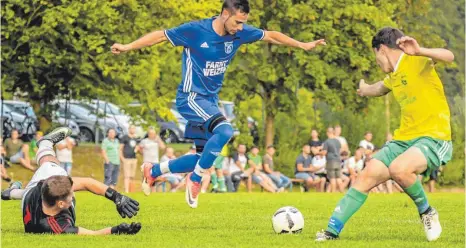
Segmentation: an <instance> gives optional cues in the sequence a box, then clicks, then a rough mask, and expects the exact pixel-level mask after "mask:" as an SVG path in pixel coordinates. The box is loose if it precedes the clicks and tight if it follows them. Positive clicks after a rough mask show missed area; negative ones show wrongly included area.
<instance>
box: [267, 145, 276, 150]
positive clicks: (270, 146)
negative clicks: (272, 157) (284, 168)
mask: <svg viewBox="0 0 466 248" xmlns="http://www.w3.org/2000/svg"><path fill="white" fill-rule="evenodd" d="M270 148H275V146H273V145H269V146H267V149H270Z"/></svg>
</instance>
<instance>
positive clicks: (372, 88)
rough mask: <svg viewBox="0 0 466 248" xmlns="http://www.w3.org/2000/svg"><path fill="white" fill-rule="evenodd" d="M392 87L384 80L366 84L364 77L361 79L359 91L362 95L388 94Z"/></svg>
mask: <svg viewBox="0 0 466 248" xmlns="http://www.w3.org/2000/svg"><path fill="white" fill-rule="evenodd" d="M388 92H390V89H388V88H387V87H385V85H384V84H383V81H380V82H377V83H375V84H366V82H365V81H364V79H361V81H359V89H358V91H357V93H358V95H360V96H383V95H386V94H388Z"/></svg>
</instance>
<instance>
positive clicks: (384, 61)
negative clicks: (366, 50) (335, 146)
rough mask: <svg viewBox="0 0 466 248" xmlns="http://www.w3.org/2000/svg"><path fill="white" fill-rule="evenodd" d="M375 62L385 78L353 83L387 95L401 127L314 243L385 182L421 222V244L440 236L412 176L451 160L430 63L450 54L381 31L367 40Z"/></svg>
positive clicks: (446, 116)
mask: <svg viewBox="0 0 466 248" xmlns="http://www.w3.org/2000/svg"><path fill="white" fill-rule="evenodd" d="M372 48H373V50H374V52H375V57H376V61H377V64H378V65H379V66H380V68H381V69H382V71H383V72H385V73H388V75H387V77H386V78H385V79H384V80H383V81H380V82H377V83H374V84H371V85H369V84H366V83H365V82H364V80H361V81H360V83H359V89H358V91H357V93H358V94H359V95H360V96H364V97H376V96H383V95H385V94H387V93H389V92H390V91H392V92H393V95H394V96H395V99H396V101H397V102H398V104H399V105H400V106H401V123H400V127H399V129H398V130H396V131H395V136H394V140H393V141H391V142H389V143H387V144H386V145H385V146H384V147H383V148H382V149H381V150H380V151H379V152H378V153H376V154H375V155H374V156H373V157H372V159H370V161H369V162H368V163H367V164H366V167H365V168H364V170H363V171H362V172H361V175H360V176H358V178H357V179H356V182H355V183H354V184H353V186H352V187H351V188H350V189H349V191H348V192H347V193H346V195H345V196H344V197H343V199H342V200H341V201H340V202H339V203H338V205H337V207H336V208H335V210H334V211H333V214H332V217H331V218H330V221H329V223H328V227H327V230H325V231H322V232H318V233H317V239H316V241H325V240H331V239H336V238H338V235H339V234H340V232H341V230H342V229H343V226H344V225H345V223H346V222H347V221H348V219H349V218H350V217H351V216H352V215H353V214H354V213H356V212H357V211H358V209H359V208H360V207H361V206H362V205H363V204H364V202H365V200H366V198H367V195H368V193H369V191H370V190H371V189H372V188H374V187H376V186H377V185H378V184H380V183H382V182H385V181H387V180H388V179H393V180H395V181H396V182H397V183H398V184H399V185H400V186H401V187H403V190H404V191H405V192H406V194H408V195H409V197H410V198H411V199H412V200H413V202H414V203H415V204H416V207H417V209H418V212H419V215H420V217H421V220H422V222H423V224H424V230H425V232H426V236H427V240H428V241H434V240H436V239H438V238H439V237H440V234H441V232H442V227H441V225H440V222H439V215H438V212H437V211H436V210H435V209H434V208H432V207H431V206H430V205H429V203H428V202H427V196H426V194H425V192H424V189H423V187H422V184H421V182H420V181H419V180H418V179H417V176H416V175H417V174H424V175H429V174H430V173H431V172H432V170H435V169H437V168H438V167H439V166H440V165H444V164H446V163H447V162H448V161H449V160H450V159H451V156H452V145H451V131H450V111H449V108H448V104H447V100H446V97H445V94H444V90H443V85H442V82H441V81H440V78H439V77H438V75H437V72H436V71H435V67H434V65H435V62H448V63H449V62H452V61H453V59H454V55H453V53H452V52H450V51H448V50H446V49H443V48H435V49H429V48H424V47H420V46H419V44H418V43H417V41H416V40H415V39H414V38H411V37H408V36H405V35H404V34H403V33H402V32H401V31H400V30H398V29H395V28H391V27H386V28H383V29H381V30H380V31H379V32H378V33H377V34H376V35H375V36H374V37H373V39H372Z"/></svg>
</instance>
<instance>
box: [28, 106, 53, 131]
mask: <svg viewBox="0 0 466 248" xmlns="http://www.w3.org/2000/svg"><path fill="white" fill-rule="evenodd" d="M31 105H32V108H33V109H34V112H35V113H36V114H37V119H38V121H39V127H40V131H42V132H46V131H48V130H49V129H50V127H51V126H52V122H51V121H50V120H51V119H50V116H45V115H44V113H47V112H46V111H43V110H42V109H41V106H40V101H32V103H31ZM49 115H50V114H49Z"/></svg>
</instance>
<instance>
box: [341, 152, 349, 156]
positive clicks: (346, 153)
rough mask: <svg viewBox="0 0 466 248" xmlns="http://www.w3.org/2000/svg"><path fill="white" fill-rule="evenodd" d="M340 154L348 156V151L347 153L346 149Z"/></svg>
mask: <svg viewBox="0 0 466 248" xmlns="http://www.w3.org/2000/svg"><path fill="white" fill-rule="evenodd" d="M340 155H341V156H348V155H349V153H348V152H347V151H342V152H341V154H340Z"/></svg>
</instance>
